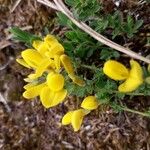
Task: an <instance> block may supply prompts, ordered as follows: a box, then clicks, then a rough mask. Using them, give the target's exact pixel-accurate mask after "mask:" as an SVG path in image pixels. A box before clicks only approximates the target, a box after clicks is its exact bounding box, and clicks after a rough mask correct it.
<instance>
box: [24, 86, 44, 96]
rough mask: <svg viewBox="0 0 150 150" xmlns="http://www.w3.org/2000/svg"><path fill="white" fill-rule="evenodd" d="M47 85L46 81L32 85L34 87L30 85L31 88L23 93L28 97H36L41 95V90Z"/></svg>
mask: <svg viewBox="0 0 150 150" xmlns="http://www.w3.org/2000/svg"><path fill="white" fill-rule="evenodd" d="M45 86H46V84H45V83H42V84H39V85H35V86H32V87H30V88H29V89H27V90H26V91H25V92H24V93H23V97H25V98H26V99H31V98H34V97H36V96H38V95H40V92H41V90H42V89H43V88H44V87H45Z"/></svg>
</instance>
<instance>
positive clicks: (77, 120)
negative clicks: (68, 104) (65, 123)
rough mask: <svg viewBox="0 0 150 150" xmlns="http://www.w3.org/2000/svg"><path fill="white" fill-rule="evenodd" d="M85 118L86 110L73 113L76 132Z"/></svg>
mask: <svg viewBox="0 0 150 150" xmlns="http://www.w3.org/2000/svg"><path fill="white" fill-rule="evenodd" d="M84 116H85V113H84V109H78V110H75V111H74V112H73V114H72V118H71V124H72V126H73V129H74V131H75V132H76V131H78V130H79V129H80V127H81V124H82V121H83V117H84Z"/></svg>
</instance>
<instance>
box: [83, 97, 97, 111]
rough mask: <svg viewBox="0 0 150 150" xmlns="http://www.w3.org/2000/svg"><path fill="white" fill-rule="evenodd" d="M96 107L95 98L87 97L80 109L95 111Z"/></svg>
mask: <svg viewBox="0 0 150 150" xmlns="http://www.w3.org/2000/svg"><path fill="white" fill-rule="evenodd" d="M98 106H99V103H98V100H97V99H96V97H95V96H87V97H86V98H84V100H83V102H82V103H81V107H82V108H84V109H87V110H94V109H97V107H98Z"/></svg>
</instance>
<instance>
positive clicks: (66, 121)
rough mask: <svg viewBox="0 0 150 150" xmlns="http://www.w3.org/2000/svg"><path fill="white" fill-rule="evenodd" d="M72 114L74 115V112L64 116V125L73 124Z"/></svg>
mask: <svg viewBox="0 0 150 150" xmlns="http://www.w3.org/2000/svg"><path fill="white" fill-rule="evenodd" d="M72 114H73V111H69V112H67V113H66V114H65V115H64V116H63V118H62V121H61V123H62V125H68V124H70V123H71V118H72Z"/></svg>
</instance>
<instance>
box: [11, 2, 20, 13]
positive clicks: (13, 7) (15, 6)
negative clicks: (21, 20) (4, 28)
mask: <svg viewBox="0 0 150 150" xmlns="http://www.w3.org/2000/svg"><path fill="white" fill-rule="evenodd" d="M20 2H21V0H17V1H16V2H15V3H14V5H13V6H12V8H11V10H10V12H11V13H12V12H14V10H15V9H16V8H17V6H18V5H19V4H20Z"/></svg>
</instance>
